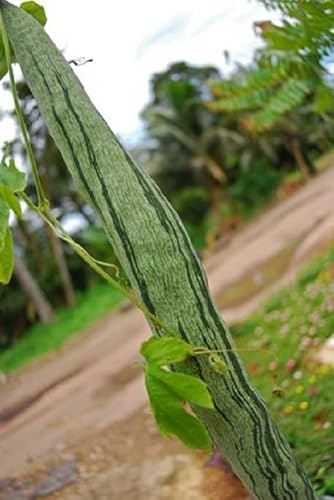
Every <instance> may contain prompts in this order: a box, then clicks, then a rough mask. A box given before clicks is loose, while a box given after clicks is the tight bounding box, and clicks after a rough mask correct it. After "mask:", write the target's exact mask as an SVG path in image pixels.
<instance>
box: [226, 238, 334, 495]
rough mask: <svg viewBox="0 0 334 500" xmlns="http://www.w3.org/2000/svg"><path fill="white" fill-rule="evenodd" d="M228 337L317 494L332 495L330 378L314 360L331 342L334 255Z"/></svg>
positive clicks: (318, 261) (304, 273)
mask: <svg viewBox="0 0 334 500" xmlns="http://www.w3.org/2000/svg"><path fill="white" fill-rule="evenodd" d="M232 334H233V336H234V338H235V340H236V343H237V347H238V348H239V349H251V351H248V352H247V354H246V352H243V351H241V352H240V354H241V355H242V357H243V358H244V360H245V362H246V365H247V367H248V370H249V372H250V374H251V378H252V380H253V382H254V384H255V386H256V387H257V388H258V389H259V391H260V392H261V394H262V395H263V397H264V399H265V401H266V403H267V404H268V406H269V408H270V410H271V412H272V415H273V417H274V419H275V420H276V422H277V423H278V425H279V427H280V428H281V430H282V431H283V433H284V435H285V436H286V437H287V439H288V441H289V443H290V446H291V447H292V448H294V449H295V453H296V455H297V457H298V458H299V460H300V461H301V463H302V464H303V466H304V468H305V469H306V472H307V474H308V475H309V477H310V478H311V480H312V482H313V484H314V485H315V487H316V489H317V492H318V494H328V495H329V494H334V455H333V449H334V429H333V393H334V383H333V375H334V370H333V367H332V368H331V367H330V366H326V365H319V363H316V362H315V361H314V360H313V357H312V354H314V352H315V351H316V349H317V348H318V346H319V345H321V344H322V343H323V342H324V340H325V339H326V338H328V337H330V336H331V335H333V334H334V247H331V249H330V250H329V251H327V252H326V253H325V255H324V256H322V257H318V258H316V259H315V260H314V261H313V263H312V264H311V265H309V266H308V267H307V268H305V270H304V271H302V273H301V274H300V275H299V278H298V280H297V282H296V283H295V284H294V285H293V286H290V287H289V288H287V289H284V290H282V291H281V292H279V293H278V294H276V295H274V296H273V297H272V298H271V299H270V300H269V301H268V302H267V304H266V305H265V307H264V308H263V309H262V310H261V311H259V312H258V313H257V314H255V315H253V316H252V317H251V318H250V319H249V320H247V321H246V322H244V323H243V324H240V325H235V326H234V327H233V328H232Z"/></svg>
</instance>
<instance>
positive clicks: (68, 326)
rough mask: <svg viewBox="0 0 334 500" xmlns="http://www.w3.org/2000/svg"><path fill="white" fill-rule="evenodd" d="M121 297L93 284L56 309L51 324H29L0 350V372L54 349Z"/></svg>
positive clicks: (116, 302)
mask: <svg viewBox="0 0 334 500" xmlns="http://www.w3.org/2000/svg"><path fill="white" fill-rule="evenodd" d="M123 299H124V297H123V295H122V294H121V293H120V292H119V291H118V290H116V289H114V288H112V287H111V286H110V285H108V284H107V283H99V284H95V285H93V286H92V287H91V288H90V289H89V290H88V291H87V292H86V293H85V294H82V295H81V296H78V297H77V300H76V303H75V305H74V306H73V307H70V308H66V309H60V310H58V311H57V313H56V321H55V323H53V324H51V325H43V324H41V323H38V324H36V325H34V326H32V327H31V328H30V329H29V330H27V331H26V332H24V336H22V338H20V339H19V340H18V341H17V342H15V343H14V344H13V345H12V346H11V347H10V348H8V349H6V350H5V351H3V352H2V353H0V371H3V372H11V371H13V370H16V369H17V368H19V367H21V366H23V365H24V364H26V363H28V362H29V361H31V360H32V359H34V358H37V357H39V356H41V355H42V354H45V353H47V352H50V351H54V350H56V349H58V348H59V347H60V346H61V345H62V344H63V343H64V342H65V341H66V340H67V339H68V338H69V337H71V336H72V335H74V334H76V333H78V332H82V331H83V330H84V329H85V328H86V327H87V326H89V325H91V324H92V323H93V322H94V321H96V320H97V319H99V318H101V317H102V316H103V315H104V314H105V313H107V312H108V311H110V310H111V309H113V308H115V307H116V306H117V305H119V304H120V303H121V301H122V300H123Z"/></svg>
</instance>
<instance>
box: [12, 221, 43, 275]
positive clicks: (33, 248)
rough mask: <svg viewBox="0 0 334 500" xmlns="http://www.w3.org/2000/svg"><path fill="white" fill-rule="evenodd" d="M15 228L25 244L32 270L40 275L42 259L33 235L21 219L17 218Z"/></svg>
mask: <svg viewBox="0 0 334 500" xmlns="http://www.w3.org/2000/svg"><path fill="white" fill-rule="evenodd" d="M17 226H18V231H19V232H20V233H21V235H22V238H23V240H24V242H25V245H26V249H27V253H28V254H29V257H30V258H31V261H32V263H33V268H34V269H35V270H36V271H37V273H41V272H42V271H43V267H44V265H43V259H41V252H40V249H39V244H38V241H37V239H36V237H35V234H33V233H32V232H31V231H30V230H29V228H28V226H27V222H26V221H25V219H24V218H23V217H21V218H17Z"/></svg>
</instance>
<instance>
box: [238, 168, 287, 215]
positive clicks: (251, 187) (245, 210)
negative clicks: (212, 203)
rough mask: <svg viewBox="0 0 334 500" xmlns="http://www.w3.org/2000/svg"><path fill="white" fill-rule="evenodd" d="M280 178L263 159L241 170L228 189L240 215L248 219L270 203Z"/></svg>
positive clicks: (281, 176)
mask: <svg viewBox="0 0 334 500" xmlns="http://www.w3.org/2000/svg"><path fill="white" fill-rule="evenodd" d="M282 178H283V175H282V174H281V173H280V172H278V171H277V170H274V169H273V168H272V167H271V166H270V165H269V164H268V162H266V160H264V159H262V160H261V159H259V160H257V161H256V162H255V163H254V164H252V165H251V166H250V167H249V168H248V169H246V170H241V172H240V173H239V175H238V177H237V179H236V181H235V183H234V184H232V186H231V187H230V188H229V193H230V196H231V197H232V199H233V200H234V202H235V204H236V206H237V208H238V211H239V213H240V215H241V216H242V217H249V216H250V215H252V214H253V213H254V212H256V211H257V210H259V208H261V207H263V206H264V205H265V203H267V202H268V201H270V200H271V198H272V196H273V194H274V192H275V190H276V189H277V187H278V186H279V184H280V182H281V180H282Z"/></svg>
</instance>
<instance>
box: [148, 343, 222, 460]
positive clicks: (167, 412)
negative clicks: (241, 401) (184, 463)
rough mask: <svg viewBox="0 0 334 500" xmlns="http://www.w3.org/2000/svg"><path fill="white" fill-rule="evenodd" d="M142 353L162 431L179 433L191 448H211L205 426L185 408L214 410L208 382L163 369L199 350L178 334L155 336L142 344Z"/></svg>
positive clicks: (150, 397)
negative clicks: (189, 406) (186, 406)
mask: <svg viewBox="0 0 334 500" xmlns="http://www.w3.org/2000/svg"><path fill="white" fill-rule="evenodd" d="M140 352H141V354H142V355H143V356H144V358H145V360H146V366H145V382H146V389H147V392H148V395H149V400H150V404H151V408H152V411H153V414H154V417H155V420H156V422H157V424H158V426H159V429H160V431H161V433H162V434H163V435H165V436H170V435H176V436H177V437H178V438H179V439H181V441H182V442H183V443H184V444H186V445H187V446H189V447H190V448H198V449H203V450H208V449H210V448H211V441H210V437H209V435H208V433H207V430H206V429H205V427H204V425H203V424H202V423H201V422H200V421H199V420H198V419H197V418H196V417H195V416H194V415H191V414H189V413H188V412H187V411H186V410H185V408H184V404H185V403H186V402H189V403H192V404H194V405H197V406H201V407H203V408H209V409H213V408H214V406H213V403H212V399H211V396H210V393H209V391H208V388H207V385H206V384H205V383H204V382H203V381H202V380H200V379H198V378H196V377H192V376H190V375H186V374H184V373H174V372H172V371H170V370H168V371H167V370H166V369H165V368H162V367H165V366H166V365H171V364H175V363H179V362H181V361H184V360H185V359H186V358H187V357H189V356H192V355H196V350H194V348H193V346H191V345H190V344H188V343H187V342H184V341H183V340H181V339H179V338H176V337H163V338H155V337H152V338H151V339H149V340H148V341H146V342H144V343H143V345H142V347H141V350H140Z"/></svg>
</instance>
